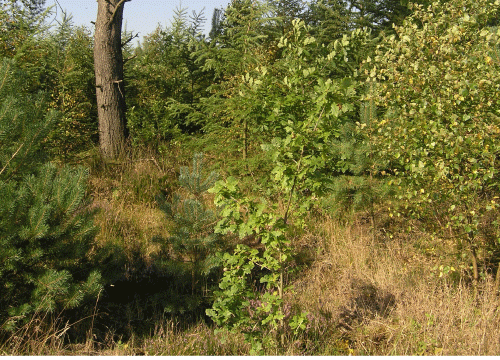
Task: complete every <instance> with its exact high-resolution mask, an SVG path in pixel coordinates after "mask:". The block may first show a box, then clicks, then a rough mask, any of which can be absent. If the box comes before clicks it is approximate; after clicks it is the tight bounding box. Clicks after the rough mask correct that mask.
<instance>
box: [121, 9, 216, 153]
mask: <svg viewBox="0 0 500 360" xmlns="http://www.w3.org/2000/svg"><path fill="white" fill-rule="evenodd" d="M203 23H204V18H203V14H202V13H200V14H195V13H193V15H192V16H191V17H190V19H189V20H188V16H187V11H186V9H177V10H176V12H175V17H174V21H173V23H172V25H171V27H169V28H166V29H161V28H158V29H156V31H155V32H154V33H152V34H151V35H149V36H148V38H147V39H146V42H145V44H144V45H143V46H142V49H141V51H140V52H138V53H137V55H138V58H137V59H134V60H131V61H129V62H128V63H127V64H126V67H125V70H126V73H128V75H127V76H128V83H129V84H128V85H127V94H129V96H130V97H131V99H132V100H131V101H130V102H129V110H128V114H127V118H128V127H129V130H130V135H131V138H132V141H133V142H134V143H136V144H152V145H158V144H159V143H160V142H161V141H164V140H170V139H172V138H174V137H176V136H178V135H179V133H180V132H181V131H184V132H192V131H195V130H196V129H197V128H198V127H199V125H198V123H197V120H196V116H195V115H196V113H197V109H198V103H199V101H200V98H201V97H203V96H204V94H205V93H206V88H207V87H208V85H209V78H208V76H207V74H206V72H205V71H203V70H202V66H203V64H202V63H201V64H200V63H198V62H197V61H195V59H194V57H193V53H195V52H196V51H198V50H199V49H200V48H201V47H202V46H203V44H204V43H205V36H204V35H202V34H201V26H202V25H203Z"/></svg>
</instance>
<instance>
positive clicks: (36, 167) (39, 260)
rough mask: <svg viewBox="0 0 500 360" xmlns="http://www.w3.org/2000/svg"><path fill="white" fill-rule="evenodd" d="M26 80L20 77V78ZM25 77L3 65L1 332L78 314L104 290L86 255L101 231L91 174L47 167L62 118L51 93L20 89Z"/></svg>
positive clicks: (0, 72) (0, 78) (0, 116)
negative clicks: (93, 208)
mask: <svg viewBox="0 0 500 360" xmlns="http://www.w3.org/2000/svg"><path fill="white" fill-rule="evenodd" d="M18 75H19V76H18ZM22 79H23V76H22V73H21V72H20V70H19V69H17V68H16V66H15V64H14V63H13V62H12V61H8V60H4V61H3V63H2V64H1V66H0V98H1V99H2V101H1V103H0V109H1V112H0V289H1V290H0V327H1V328H0V329H1V330H7V331H12V330H15V328H16V326H17V325H18V324H23V323H25V322H26V321H27V320H29V318H30V316H35V315H36V314H40V313H50V312H54V311H56V310H58V311H59V310H63V309H68V308H74V307H77V306H79V305H81V304H82V302H83V301H84V300H85V299H86V298H88V297H93V296H96V295H97V294H98V293H99V291H100V290H101V281H100V280H101V277H100V274H99V273H98V272H97V271H93V270H92V266H91V265H90V262H89V261H88V260H87V259H86V255H87V253H88V251H89V249H90V246H91V242H92V240H93V238H94V235H95V232H96V229H95V227H94V225H93V221H92V214H91V213H90V212H88V211H87V210H86V203H85V193H86V182H87V176H88V173H87V171H86V170H85V169H83V168H70V167H63V168H60V169H59V168H58V167H57V166H56V165H55V164H53V163H50V162H47V161H46V156H45V154H44V151H43V147H42V145H41V144H42V143H43V140H44V138H45V136H46V135H47V134H48V132H49V131H50V130H51V127H52V126H53V124H54V119H55V118H56V117H57V114H56V113H55V112H51V111H48V112H47V110H46V106H47V103H46V101H45V98H44V96H43V94H37V95H30V94H23V93H22V92H19V91H17V90H18V89H20V88H21V86H18V85H19V84H18V82H19V81H22Z"/></svg>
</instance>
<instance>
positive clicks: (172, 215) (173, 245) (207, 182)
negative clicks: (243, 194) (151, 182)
mask: <svg viewBox="0 0 500 360" xmlns="http://www.w3.org/2000/svg"><path fill="white" fill-rule="evenodd" d="M202 162H203V155H202V154H195V155H194V157H193V166H192V170H191V171H190V170H189V168H188V167H182V168H181V173H180V176H179V183H180V185H181V187H182V189H183V190H184V191H185V192H186V194H185V195H184V196H182V195H181V194H179V193H177V194H175V195H174V198H173V201H172V202H171V203H170V202H168V201H167V200H166V199H165V198H161V197H158V198H157V202H158V203H159V206H160V209H161V210H163V211H164V212H165V214H166V215H167V216H168V218H169V219H171V220H172V221H173V222H174V226H173V230H172V232H171V236H170V237H169V238H167V239H159V238H156V239H154V240H155V241H156V242H158V243H159V244H160V246H161V251H160V255H159V259H158V263H159V265H160V267H161V268H163V269H164V271H166V272H168V273H172V274H173V275H174V276H180V277H184V278H189V277H190V278H191V281H190V283H191V288H190V294H189V297H190V298H191V300H190V302H191V303H197V301H192V300H193V298H198V297H200V298H203V296H204V295H205V294H204V291H205V289H206V287H207V284H208V282H209V279H210V277H212V276H214V273H215V270H217V269H218V265H219V260H218V257H217V252H218V251H220V250H221V249H222V247H223V243H222V240H221V237H220V235H219V234H216V233H214V225H215V221H216V214H215V213H214V211H212V210H210V209H207V208H206V207H205V206H204V205H203V196H204V195H205V194H206V192H207V190H208V189H209V188H211V187H212V185H213V184H214V182H215V180H216V179H217V174H216V173H215V172H212V173H210V174H209V175H208V177H207V178H206V179H203V178H202V170H203V166H202ZM186 275H187V276H186ZM178 295H180V294H178ZM186 304H188V302H186V303H185V304H183V305H184V307H185V305H186ZM196 305H198V304H196ZM181 308H182V306H181ZM184 310H193V309H189V308H184Z"/></svg>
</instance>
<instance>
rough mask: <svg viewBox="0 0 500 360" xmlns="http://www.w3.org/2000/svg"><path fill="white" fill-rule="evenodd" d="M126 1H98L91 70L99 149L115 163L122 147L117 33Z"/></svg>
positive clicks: (120, 59) (122, 104)
mask: <svg viewBox="0 0 500 360" xmlns="http://www.w3.org/2000/svg"><path fill="white" fill-rule="evenodd" d="M126 1H130V0H98V1H97V3H98V8H97V20H96V23H95V36H94V67H95V79H96V94H97V109H98V110H97V111H98V117H99V146H100V149H101V153H102V155H103V156H104V158H105V159H117V158H119V157H120V156H121V155H122V153H123V150H124V146H125V92H124V86H123V85H124V84H123V55H122V45H121V31H122V19H123V4H124V3H125V2H126Z"/></svg>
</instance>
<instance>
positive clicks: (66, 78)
mask: <svg viewBox="0 0 500 360" xmlns="http://www.w3.org/2000/svg"><path fill="white" fill-rule="evenodd" d="M49 45H50V48H51V58H52V59H53V61H54V63H53V66H54V67H55V70H54V72H55V74H54V76H55V78H56V84H55V85H54V87H53V88H52V89H51V97H52V101H51V103H50V106H51V107H52V108H55V109H57V110H59V111H60V112H61V114H62V116H61V118H60V119H59V121H58V122H57V124H56V126H55V128H54V129H53V130H52V132H51V134H50V136H49V139H48V144H50V146H51V152H52V153H54V154H57V155H59V156H63V157H66V158H67V157H68V156H70V155H74V154H76V153H78V152H81V151H84V150H87V149H88V148H89V147H90V146H92V145H93V144H96V143H97V104H96V99H95V75H94V56H93V40H92V37H91V34H90V32H89V31H88V30H87V29H85V28H75V27H74V26H73V25H72V24H71V18H66V17H64V18H63V20H62V22H61V24H60V25H59V26H58V27H57V28H56V29H55V30H54V32H53V35H52V37H51V38H50V42H49Z"/></svg>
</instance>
